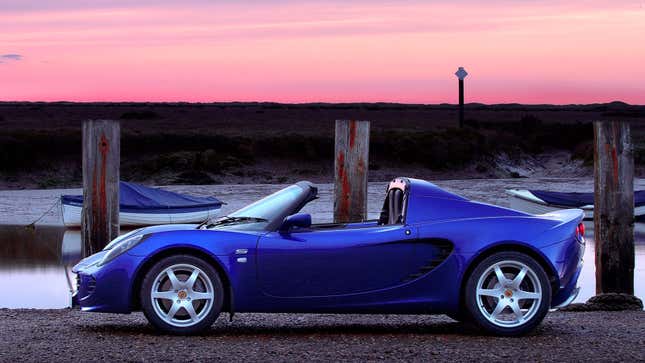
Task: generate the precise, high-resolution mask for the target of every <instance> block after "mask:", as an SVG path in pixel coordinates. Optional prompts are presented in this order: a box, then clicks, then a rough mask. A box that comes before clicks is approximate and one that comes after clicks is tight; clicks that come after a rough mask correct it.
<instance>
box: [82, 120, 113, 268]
mask: <svg viewBox="0 0 645 363" xmlns="http://www.w3.org/2000/svg"><path fill="white" fill-rule="evenodd" d="M120 150H121V140H120V126H119V123H118V122H117V121H111V120H88V121H85V122H83V212H82V218H81V239H82V242H83V255H85V256H88V255H90V254H93V253H96V252H98V251H100V250H101V249H103V247H105V246H106V245H107V244H108V243H109V242H110V241H111V240H112V239H114V238H116V237H117V236H118V235H119V166H120V165H119V164H120V154H121V152H120Z"/></svg>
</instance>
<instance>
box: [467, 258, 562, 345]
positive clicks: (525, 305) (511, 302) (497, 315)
mask: <svg viewBox="0 0 645 363" xmlns="http://www.w3.org/2000/svg"><path fill="white" fill-rule="evenodd" d="M465 289H466V291H465V294H464V295H465V301H464V302H465V306H466V310H467V312H468V314H469V315H470V317H471V318H472V320H473V322H474V323H475V324H477V325H478V326H480V327H481V328H483V329H485V330H486V331H488V332H491V333H493V334H497V335H522V334H526V333H528V332H530V331H531V330H533V329H534V328H535V327H536V326H537V325H538V324H540V322H541V321H542V320H543V319H544V317H545V316H546V314H547V312H548V310H549V306H550V305H551V285H550V284H549V279H548V276H547V274H546V272H544V269H543V268H542V266H540V264H539V263H537V261H535V260H534V259H533V258H531V257H530V256H528V255H526V254H523V253H519V252H499V253H495V254H493V255H491V256H489V257H487V258H486V259H484V260H483V261H482V262H480V263H479V265H477V267H475V269H474V270H473V272H472V274H471V275H470V276H469V277H468V281H467V282H466V287H465Z"/></svg>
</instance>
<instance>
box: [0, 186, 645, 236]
mask: <svg viewBox="0 0 645 363" xmlns="http://www.w3.org/2000/svg"><path fill="white" fill-rule="evenodd" d="M436 184H437V185H439V186H440V187H443V188H446V189H447V190H449V191H452V192H455V193H457V194H460V195H462V196H464V197H467V198H470V199H473V200H478V201H482V202H486V203H491V204H497V205H501V206H509V196H508V195H506V193H505V192H504V191H505V190H506V189H511V188H516V189H549V190H555V191H589V192H591V191H593V179H591V178H521V179H465V180H440V181H436ZM285 185H286V184H238V185H235V184H227V185H173V186H167V187H164V188H165V189H168V190H171V191H176V192H182V193H190V194H195V195H204V196H208V195H212V196H216V197H217V198H219V199H220V200H222V201H224V202H226V203H227V204H226V205H225V206H223V207H222V210H221V213H222V214H227V213H230V212H232V211H234V210H236V209H238V208H240V207H242V206H244V205H246V204H248V203H250V202H252V201H255V200H257V199H259V198H262V197H263V196H266V195H268V194H270V193H273V192H275V191H277V190H279V189H281V188H283V187H284V186H285ZM317 185H318V195H319V197H320V198H319V199H317V200H315V201H314V202H312V203H309V205H307V207H306V208H305V209H304V210H303V212H307V213H311V214H312V217H313V219H314V222H328V221H331V219H332V213H333V184H332V183H318V184H317ZM386 186H387V183H386V182H373V183H369V188H368V213H369V215H368V218H378V214H379V212H380V209H381V207H382V203H383V198H384V197H385V188H386ZM634 188H635V189H638V190H644V189H645V179H643V178H639V179H636V180H634ZM62 194H82V190H81V189H37V190H2V191H0V224H13V225H20V224H28V223H31V222H33V221H34V220H36V219H37V218H38V217H40V216H41V215H42V214H43V213H45V212H47V211H48V210H49V209H50V208H52V206H53V205H54V204H55V203H56V202H57V200H58V198H59V197H60V196H61V195H62ZM42 223H44V224H54V225H56V224H62V221H61V214H60V208H59V207H54V208H53V209H52V210H51V211H50V213H48V214H47V215H46V216H45V217H44V218H43V219H42Z"/></svg>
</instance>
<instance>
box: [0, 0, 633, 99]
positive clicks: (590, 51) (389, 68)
mask: <svg viewBox="0 0 645 363" xmlns="http://www.w3.org/2000/svg"><path fill="white" fill-rule="evenodd" d="M78 4H80V3H79V2H74V1H66V2H65V3H64V4H63V5H64V6H63V5H60V7H56V6H53V5H52V7H50V8H48V7H44V8H43V9H40V10H37V11H26V12H25V11H24V10H11V9H8V10H7V11H3V12H0V23H1V24H3V30H4V31H3V32H2V33H0V45H2V47H3V49H0V52H2V53H17V54H23V55H26V56H27V57H26V59H25V60H23V61H22V62H12V64H8V63H6V64H2V65H1V67H0V76H1V77H2V79H3V87H2V88H0V100H62V99H65V100H78V101H95V100H105V101H110V100H114V101H121V100H132V101H137V100H139V101H157V100H158V101H219V100H221V101H227V100H266V101H285V102H305V101H328V102H335V101H393V102H415V103H416V102H419V103H438V102H455V101H456V100H455V82H456V79H455V77H454V75H453V72H454V70H455V69H456V68H457V66H460V65H464V66H466V69H467V70H468V71H469V73H470V76H469V77H468V78H467V99H468V101H471V102H488V103H494V102H518V103H586V102H604V101H612V100H615V99H622V100H624V101H626V102H630V103H645V89H644V86H642V85H643V84H645V82H644V81H645V68H643V67H642V64H643V63H645V48H643V47H637V46H635V45H636V44H639V43H640V42H642V39H643V37H644V36H645V22H643V21H642V19H643V17H644V15H645V10H643V9H642V8H641V7H640V5H639V4H638V3H636V2H631V1H623V2H619V3H609V2H603V1H589V2H582V3H579V2H578V3H575V4H572V3H570V2H557V1H545V2H538V3H534V2H530V3H529V2H526V3H521V4H520V3H518V2H515V1H513V2H508V1H498V2H491V3H486V4H482V3H479V2H475V1H466V2H461V3H453V2H437V3H428V2H416V1H407V2H396V3H390V2H378V3H372V2H358V3H351V5H347V3H336V4H333V3H327V2H306V3H301V2H290V1H273V2H269V3H253V5H249V4H246V5H244V6H243V5H239V4H231V3H229V2H215V3H213V2H201V1H198V2H195V3H193V4H192V6H182V7H179V6H177V5H176V4H177V2H165V3H162V5H153V3H152V2H144V3H143V5H141V3H136V2H134V1H132V2H128V1H119V2H117V3H116V5H110V6H108V5H107V3H100V4H102V6H98V7H83V6H79V5H78ZM133 4H136V5H133ZM0 7H1V5H0ZM61 7H62V8H61Z"/></svg>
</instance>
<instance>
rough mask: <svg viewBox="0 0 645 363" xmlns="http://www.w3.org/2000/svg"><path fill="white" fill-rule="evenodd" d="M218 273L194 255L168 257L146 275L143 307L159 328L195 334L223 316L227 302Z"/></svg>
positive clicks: (151, 321)
mask: <svg viewBox="0 0 645 363" xmlns="http://www.w3.org/2000/svg"><path fill="white" fill-rule="evenodd" d="M223 291H224V289H223V287H222V282H221V280H220V278H219V276H218V274H217V271H216V270H215V269H214V268H213V266H211V265H210V264H208V263H207V262H205V261H204V260H202V259H200V258H197V257H195V256H191V255H178V256H171V257H166V258H164V259H162V260H160V261H159V262H157V263H156V264H155V265H154V266H152V268H151V269H150V270H149V271H148V272H147V273H146V275H145V277H144V279H143V283H142V288H141V296H140V298H141V305H142V306H141V307H142V309H143V312H144V314H145V316H146V318H147V319H148V321H149V322H150V323H151V324H152V325H154V326H155V327H156V328H157V329H159V330H162V331H165V332H168V333H173V334H195V333H199V332H201V331H203V330H205V329H207V328H209V327H210V326H211V325H212V324H213V322H214V321H215V319H217V317H218V316H219V313H220V310H221V308H222V303H223V301H224V299H223Z"/></svg>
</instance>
